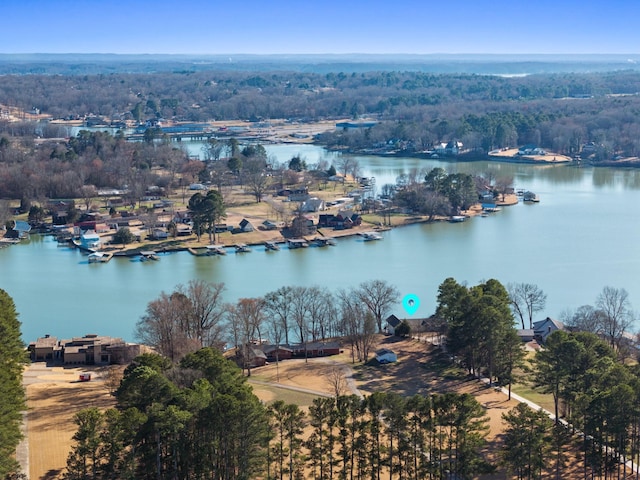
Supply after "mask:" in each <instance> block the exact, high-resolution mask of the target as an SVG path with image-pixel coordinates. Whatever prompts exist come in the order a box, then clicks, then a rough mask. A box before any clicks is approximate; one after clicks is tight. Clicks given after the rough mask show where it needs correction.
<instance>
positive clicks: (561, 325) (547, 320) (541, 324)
mask: <svg viewBox="0 0 640 480" xmlns="http://www.w3.org/2000/svg"><path fill="white" fill-rule="evenodd" d="M549 323H550V324H552V325H553V326H555V327H556V328H557V329H558V330H564V323H562V322H561V321H560V320H554V319H553V318H550V317H547V318H545V319H544V320H538V321H537V322H533V330H534V331H536V332H537V331H539V330H540V329H542V328H544V327H545V326H546V325H547V324H549Z"/></svg>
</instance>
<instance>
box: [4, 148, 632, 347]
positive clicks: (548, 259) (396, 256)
mask: <svg viewBox="0 0 640 480" xmlns="http://www.w3.org/2000/svg"><path fill="white" fill-rule="evenodd" d="M266 148H267V151H268V153H269V154H270V155H274V156H275V157H277V159H278V161H288V160H289V159H290V158H291V157H292V156H293V155H296V154H300V155H302V156H303V157H306V159H307V162H309V163H314V162H315V161H317V160H318V159H321V158H326V159H328V160H329V161H332V160H331V159H332V158H335V156H336V155H338V154H335V153H330V152H326V151H324V150H323V149H321V148H319V147H315V146H309V145H304V146H300V145H274V146H266ZM357 159H358V161H359V162H360V164H361V166H362V172H363V175H364V176H375V177H376V181H377V187H378V188H380V187H381V186H382V185H383V184H384V183H393V182H395V178H396V177H397V176H398V175H399V174H401V173H403V172H406V171H408V170H410V169H414V168H417V169H430V168H433V167H435V166H440V167H442V168H445V169H446V170H449V171H460V172H467V173H483V172H486V171H492V172H494V173H495V174H496V175H499V174H504V175H510V176H513V178H514V185H515V186H516V187H517V188H524V189H528V190H532V191H535V192H536V193H537V194H538V195H539V196H540V198H541V202H540V203H539V204H536V205H529V204H522V203H520V204H518V205H515V206H513V207H508V208H504V209H503V210H502V211H501V212H498V213H496V214H492V215H490V216H489V217H487V218H480V217H478V218H473V219H470V220H468V221H466V222H464V223H460V224H450V223H433V224H419V225H411V226H406V227H400V228H396V229H394V230H392V231H389V232H385V233H384V239H383V240H382V241H378V242H363V241H362V239H360V238H359V237H353V238H345V239H341V240H338V242H337V245H336V246H334V247H325V248H312V247H310V248H307V249H300V250H288V249H287V248H283V249H282V250H281V251H279V252H265V251H264V249H263V247H255V248H254V249H253V252H252V253H249V254H244V255H236V254H233V253H230V254H229V255H226V256H225V257H195V256H192V255H191V254H189V253H187V252H179V253H171V254H162V255H161V256H160V261H158V262H140V261H138V260H132V259H128V258H114V259H113V260H111V262H109V263H107V264H92V265H89V264H88V262H87V257H86V256H85V255H83V254H82V253H80V252H79V251H77V250H74V249H71V248H68V247H59V246H58V244H57V242H56V241H55V239H54V238H52V237H47V236H40V235H32V237H31V240H30V241H29V242H25V243H23V244H20V245H15V246H12V247H9V248H5V249H2V250H0V288H2V289H4V290H6V291H7V292H8V293H9V295H11V296H12V298H13V299H14V301H15V303H16V308H17V310H18V312H19V314H20V317H19V318H20V320H21V322H22V331H23V338H24V340H25V341H27V342H28V341H31V340H35V338H36V337H38V336H42V335H44V334H46V333H49V334H51V335H55V336H57V337H59V338H60V337H64V338H66V337H71V336H78V335H83V334H86V333H99V334H103V335H111V336H119V337H123V338H124V339H126V340H134V338H133V331H134V327H135V323H136V322H137V320H138V319H139V318H140V317H141V316H142V315H143V314H144V311H145V308H146V305H147V303H148V302H149V301H151V300H153V299H155V298H156V297H157V296H158V295H159V294H160V292H161V291H165V292H170V291H172V290H173V289H174V288H175V286H176V285H178V284H186V283H187V282H188V281H189V280H191V279H195V278H197V279H202V280H207V281H212V282H224V283H225V285H226V287H227V290H226V292H225V300H226V301H228V302H234V301H236V300H237V299H238V298H242V297H254V296H261V295H264V294H265V293H267V292H269V291H272V290H275V289H277V288H278V287H280V286H283V285H307V286H310V285H321V286H326V287H328V288H329V289H330V290H331V291H336V290H337V289H338V288H348V287H350V286H355V285H357V284H358V283H360V282H362V281H365V280H370V279H376V278H379V279H384V280H386V281H388V282H390V283H392V284H394V285H396V286H397V287H398V289H399V290H400V292H401V298H402V297H403V296H404V295H406V294H409V293H411V294H415V295H417V296H419V298H420V307H419V309H418V311H417V312H416V314H415V315H416V316H418V317H421V316H427V315H430V314H432V313H433V311H434V310H435V303H436V295H437V288H438V285H439V284H440V283H441V282H442V281H443V280H444V279H445V278H447V277H454V278H455V279H456V280H457V281H459V282H467V283H468V284H469V285H475V284H477V283H479V282H481V281H483V280H486V279H489V278H496V279H498V280H500V281H501V282H503V283H504V284H506V283H508V282H527V283H535V284H537V285H538V286H539V287H540V288H542V289H543V290H544V291H545V292H546V293H547V295H548V299H547V308H546V309H545V310H544V311H543V312H540V314H539V316H540V317H541V318H544V317H545V316H551V317H558V316H559V315H560V314H561V313H562V311H563V310H565V309H567V308H572V309H575V308H577V307H579V306H580V305H583V304H593V303H594V302H595V300H596V297H597V295H598V293H599V292H600V291H601V290H602V288H603V287H604V286H607V285H609V286H612V287H616V288H625V289H626V290H627V291H628V292H629V295H630V300H631V302H632V304H633V306H634V307H635V308H639V306H640V275H639V272H640V248H639V247H638V238H640V222H639V220H640V218H639V217H640V214H638V212H637V209H636V208H635V207H636V205H638V204H640V172H638V171H635V170H618V169H610V168H587V167H585V168H577V167H573V166H554V167H539V166H531V165H519V164H518V165H516V164H503V163H494V162H474V163H447V162H439V161H436V160H420V159H415V158H396V157H357ZM399 300H400V299H399ZM395 313H396V315H399V316H401V317H402V316H404V315H405V313H404V310H402V305H401V304H400V303H399V304H398V305H397V308H396V310H395ZM634 329H635V326H634Z"/></svg>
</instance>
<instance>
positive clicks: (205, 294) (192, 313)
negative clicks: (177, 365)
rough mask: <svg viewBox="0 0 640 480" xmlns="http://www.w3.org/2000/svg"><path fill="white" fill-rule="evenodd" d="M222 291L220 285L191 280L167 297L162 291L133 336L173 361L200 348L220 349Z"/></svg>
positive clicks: (222, 288)
mask: <svg viewBox="0 0 640 480" xmlns="http://www.w3.org/2000/svg"><path fill="white" fill-rule="evenodd" d="M223 290H224V284H223V283H208V282H204V281H202V280H192V281H191V282H189V283H188V284H187V286H186V287H185V286H183V285H178V286H177V288H176V290H175V291H174V292H173V293H171V294H170V295H168V294H166V293H165V292H162V293H161V294H160V297H159V298H157V299H156V300H153V301H151V302H149V304H148V305H147V310H146V313H145V315H143V317H142V318H141V319H140V320H139V321H138V323H137V324H136V330H135V335H136V337H137V338H138V339H139V340H140V341H141V342H142V343H144V344H146V345H149V346H152V347H154V348H155V349H156V350H157V351H158V353H160V354H161V355H165V356H167V357H169V358H171V359H172V360H174V361H177V360H179V359H180V358H182V357H183V356H184V355H186V354H187V353H189V352H192V351H195V350H197V349H198V348H202V347H203V346H219V344H220V343H221V325H220V324H221V321H222V318H223V311H224V308H223V305H222V298H221V297H222V292H223Z"/></svg>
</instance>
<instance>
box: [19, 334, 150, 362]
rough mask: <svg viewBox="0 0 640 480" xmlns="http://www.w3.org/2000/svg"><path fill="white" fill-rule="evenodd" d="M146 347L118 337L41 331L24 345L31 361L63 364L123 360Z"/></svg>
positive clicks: (142, 351)
mask: <svg viewBox="0 0 640 480" xmlns="http://www.w3.org/2000/svg"><path fill="white" fill-rule="evenodd" d="M146 349H147V347H145V346H143V345H139V344H136V343H127V342H125V341H124V340H122V339H121V338H114V337H108V336H101V335H96V334H88V335H85V336H83V337H73V338H71V339H67V340H58V339H57V338H56V337H52V336H50V335H45V336H44V337H40V338H38V339H37V340H36V341H35V342H31V343H30V344H29V347H28V351H29V353H30V357H31V361H33V362H50V363H59V364H63V365H110V364H114V363H115V364H126V363H129V362H130V361H131V360H133V359H134V358H135V357H137V356H138V355H140V354H142V353H144V351H145V350H146Z"/></svg>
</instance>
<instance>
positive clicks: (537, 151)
mask: <svg viewBox="0 0 640 480" xmlns="http://www.w3.org/2000/svg"><path fill="white" fill-rule="evenodd" d="M546 154H547V152H546V151H544V150H543V149H542V148H540V147H538V146H537V145H534V144H528V145H523V146H522V147H520V148H519V149H518V153H517V154H516V155H546Z"/></svg>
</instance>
